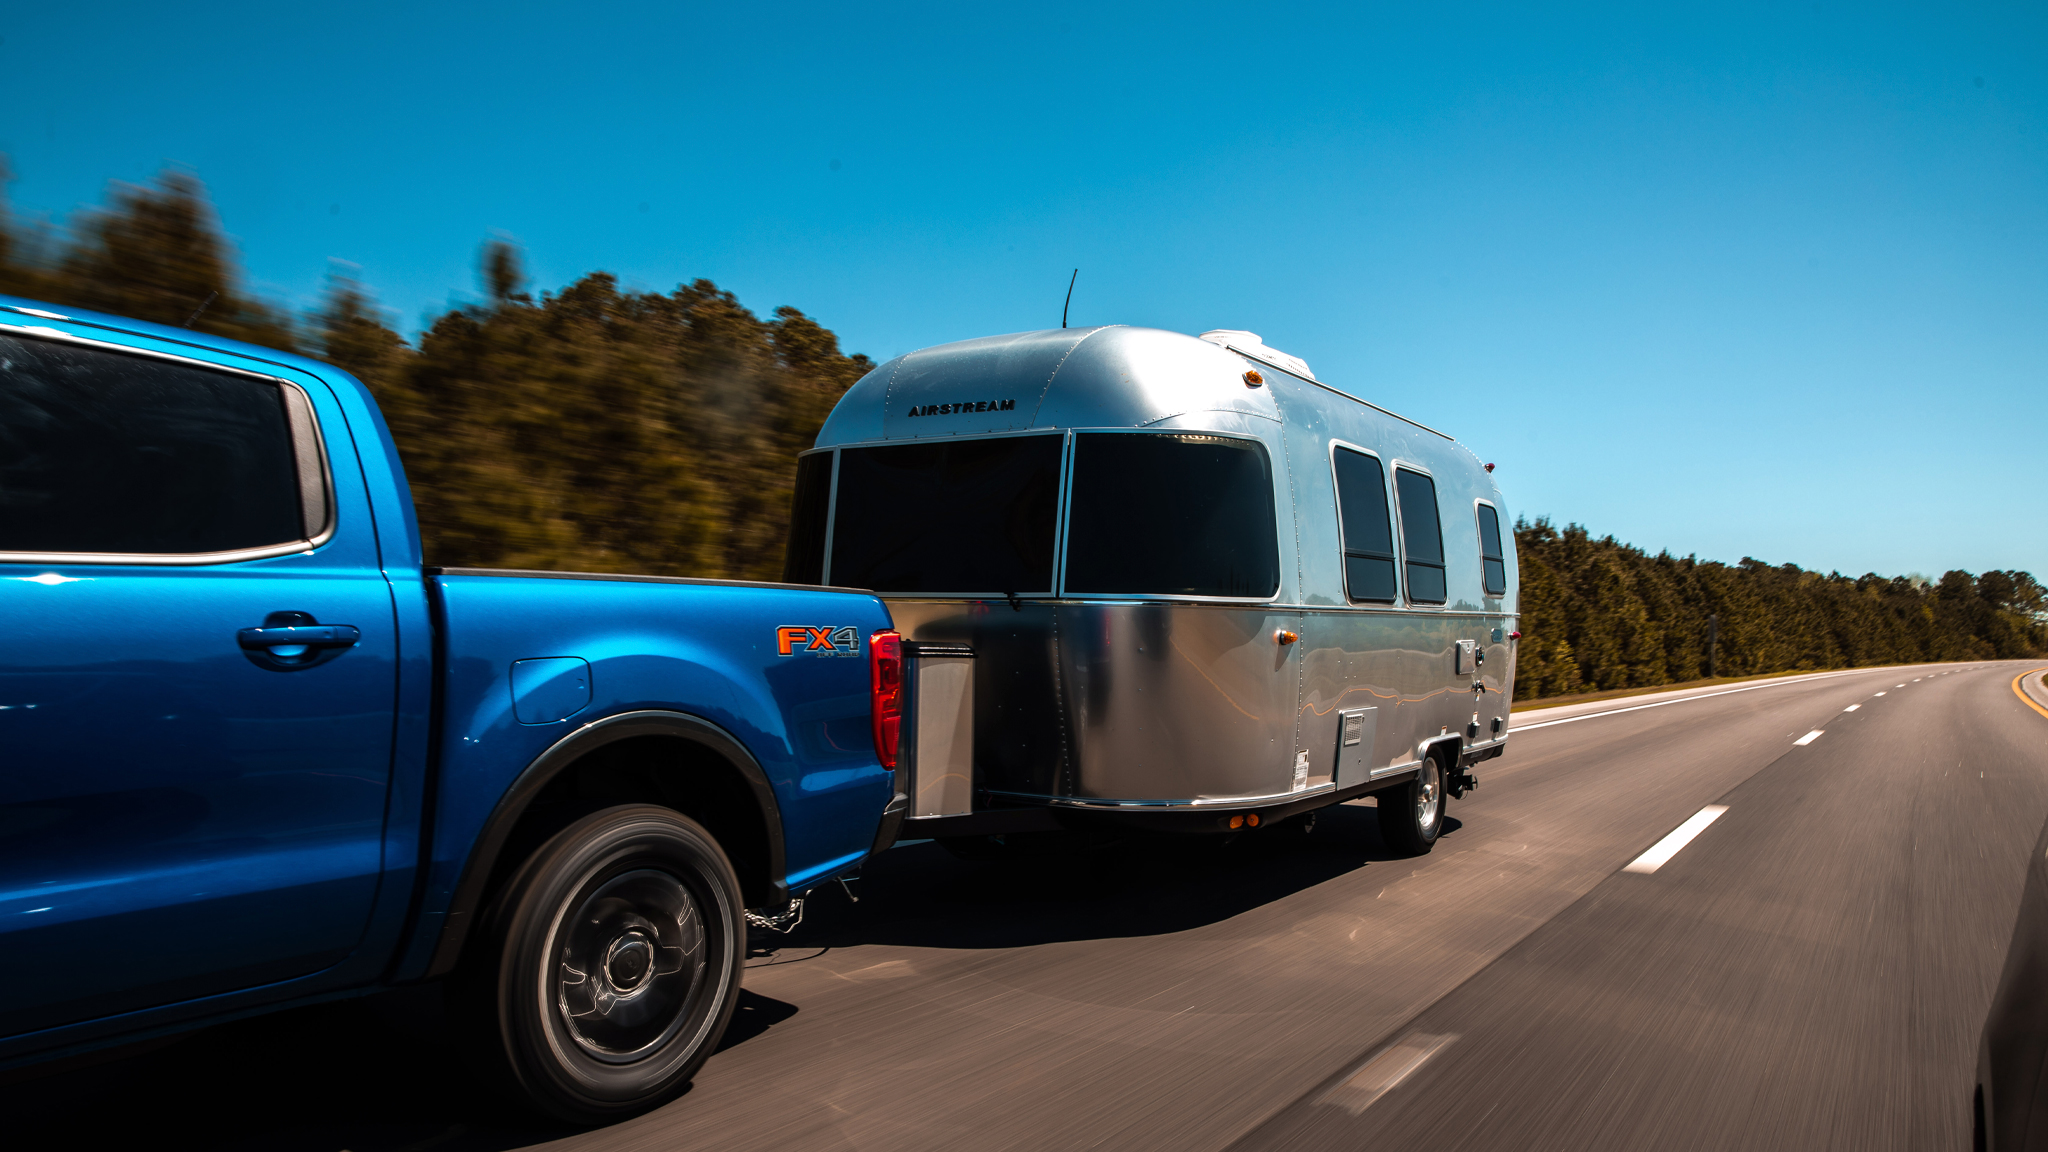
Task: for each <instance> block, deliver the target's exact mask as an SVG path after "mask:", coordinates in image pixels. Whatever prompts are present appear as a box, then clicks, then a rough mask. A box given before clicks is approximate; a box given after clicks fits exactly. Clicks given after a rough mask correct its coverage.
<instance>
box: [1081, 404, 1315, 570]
mask: <svg viewBox="0 0 2048 1152" xmlns="http://www.w3.org/2000/svg"><path fill="white" fill-rule="evenodd" d="M1066 590H1067V591H1068V592H1081V593H1107V594H1111V595H1132V596H1138V595H1153V596H1231V597H1260V598H1264V597H1268V596H1271V595H1273V594H1274V593H1276V592H1278V591H1279V590H1280V543H1279V533H1278V529H1277V528H1276V526H1275V523H1274V516H1273V472H1272V468H1271V466H1270V465H1269V464H1268V463H1267V460H1266V450H1265V449H1264V448H1263V447H1262V446H1260V445H1259V444H1258V443H1257V442H1255V441H1250V440H1237V439H1232V438H1230V437H1225V436H1203V435H1188V434H1173V433H1102V432H1095V433H1082V434H1080V435H1077V436H1075V437H1074V479H1073V485H1072V494H1071V496H1070V497H1069V500H1068V508H1067V579H1066Z"/></svg>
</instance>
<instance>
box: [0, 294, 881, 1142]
mask: <svg viewBox="0 0 2048 1152" xmlns="http://www.w3.org/2000/svg"><path fill="white" fill-rule="evenodd" d="M421 564H422V561H421V552H420V538H419V531H418V526H417V523H416V521H415V519H414V515H413V507H412V500H411V496H410V492H409V489H408V488H407V486H406V481H405V476H404V473H403V472H402V471H401V469H400V466H399V459H398V453H397V450H396V448H395V446H394V445H393V443H392V439H391V435H390V433H389V431H388V430H387V429H386V428H385V425H384V421H383V419H382V417H381V416H380V415H379V413H378V411H377V406H376V404H375V402H374V401H373V400H372V399H371V397H370V395H369V393H368V391H367V390H366V389H364V388H363V386H362V385H361V384H360V383H358V382H357V381H356V380H355V379H353V378H352V377H350V376H349V375H347V374H346V373H344V372H341V371H338V370H336V369H334V368H332V367H330V366H328V365H325V364H321V363H317V362H315V361H311V360H306V359H302V358H299V357H296V356H291V355H287V354H283V353H279V352H274V351H270V350H267V349H262V348H255V347H250V346H246V345H240V344H236V343H233V342H230V341H224V340H215V339H210V338H207V337H204V336H200V335H197V334H194V333H192V332H188V331H184V330H180V329H174V328H165V327H160V326H156V325H150V324H144V323H139V322H134V321H127V320H121V319H118V318H114V317H107V316H93V315H82V314H78V313H74V312H71V311H68V310H61V309H56V308H52V307H46V306H41V305H37V304H34V303H33V302H30V301H24V300H16V299H9V298H0V1067H6V1066H11V1065H15V1064H23V1063H28V1062H32V1061H37V1060H44V1059H48V1058H51V1057H53V1056H61V1055H66V1054H69V1053H75V1052H81V1051H84V1050H88V1049H91V1048H95V1047H103V1046H106V1045H110V1044H114V1043H119V1042H124V1041H128V1040H132V1039H136V1038H140V1037H148V1036H153V1035H161V1034H165V1033H169V1032H172V1031H176V1030H179V1029H184V1028H189V1027H192V1026H194V1025H197V1024H203V1023H208V1022H213V1021H218V1020H221V1019H225V1018H230V1017H234V1016H240V1015H247V1014H250V1013H254V1012H263V1011H271V1010H274V1009H278V1008H283V1007H287V1006H292V1005H298V1004H305V1003H308V1002H312V1001H318V1000H324V999H333V998H337V997H344V996H353V995H360V994H363V993H367V992H373V991H376V990H379V989H383V988H388V987H392V986H395V985H403V984H411V983H417V982H420V981H427V980H434V979H438V978H443V977H445V978H447V979H448V981H449V983H448V999H449V1003H450V1005H451V1008H452V1009H453V1010H454V1011H455V1014H456V1016H457V1018H458V1019H459V1020H461V1021H462V1022H463V1024H464V1026H465V1027H466V1028H468V1029H469V1030H470V1032H471V1035H472V1036H473V1037H474V1040H475V1042H476V1044H477V1045H478V1047H479V1048H480V1049H481V1050H482V1051H483V1052H484V1053H486V1054H487V1057H486V1063H488V1064H489V1065H490V1066H491V1067H492V1068H494V1069H495V1071H496V1072H497V1074H498V1076H499V1079H500V1081H501V1082H502V1083H505V1084H507V1085H510V1086H513V1087H515V1088H516V1089H517V1090H520V1091H523V1092H524V1093H525V1094H526V1095H527V1096H528V1097H529V1098H530V1099H532V1100H533V1101H534V1102H535V1103H537V1104H538V1105H539V1106H540V1107H542V1108H544V1109H545V1110H547V1111H549V1112H551V1113H553V1114H555V1115H557V1116H560V1117H563V1118H565V1119H571V1120H576V1121H581V1122H604V1121H608V1120H612V1119H616V1118H618V1117H621V1116H624V1115H628V1114H631V1113H633V1112H635V1111H639V1110H642V1109H645V1108H648V1107H651V1106H652V1105H654V1104H656V1103H658V1102H660V1101H662V1100H663V1099H666V1098H667V1097H669V1096H671V1095H673V1094H674V1093H675V1092H676V1091H678V1090H680V1089H681V1087H682V1086H683V1085H684V1084H685V1083H687V1081H688V1080H689V1078H690V1076H691V1075H692V1073H694V1072H695V1071H696V1069H697V1068H698V1066H699V1065H700V1064H701V1063H702V1062H703V1060H704V1059H705V1057H706V1056H707V1055H708V1054H709V1053H710V1052H711V1050H712V1049H713V1047H715V1046H716V1044H717V1043H718V1040H719V1037H720V1035H721V1034H722V1033H723V1031H724V1029H725V1027H726V1024H727V1022H728V1021H729V1020H730V1019H731V1016H732V1012H733V1006H734V1002H735V999H736V997H737V995H738V990H739V983H740V970H741V965H742V961H743V960H744V958H745V953H746V946H745V945H746V928H747V922H748V917H749V915H752V916H756V917H760V916H770V917H772V916H774V915H776V914H777V913H779V912H784V911H785V910H786V909H788V908H789V906H790V903H791V900H792V897H793V895H795V894H801V893H802V892H803V891H805V890H807V889H809V888H812V887H815V886H817V885H819V884H822V883H826V882H829V881H831V880H833V879H834V878H839V877H843V876H845V875H846V874H847V873H849V872H851V871H852V870H853V869H855V868H857V867H858V866H859V865H860V864H861V863H862V861H863V860H864V859H866V858H867V857H868V855H869V854H870V853H871V852H873V851H875V850H876V849H877V846H886V845H887V844H888V843H889V842H890V841H891V840H893V839H894V837H895V834H896V825H897V823H898V822H899V821H900V819H901V814H902V810H903V808H904V805H905V800H904V798H903V796H902V795H901V794H900V793H899V792H898V791H897V789H896V786H895V772H894V768H895V755H896V742H897V734H898V729H899V727H900V724H901V717H900V712H899V710H900V707H901V703H902V664H901V660H902V651H901V645H900V640H899V639H898V638H897V636H896V634H895V633H894V632H892V631H891V630H890V618H889V613H888V610H887V609H886V608H884V607H883V605H882V603H881V601H879V600H877V599H876V598H875V597H874V596H872V595H870V594H867V593H865V592H858V591H853V590H844V589H823V588H816V587H799V586H793V585H777V584H744V583H736V582H726V581H716V580H684V579H674V578H666V577H652V576H609V575H589V574H575V573H561V572H524V571H496V570H476V569H454V568H449V569H435V568H422V566H421ZM749 910H752V911H751V912H750V911H749Z"/></svg>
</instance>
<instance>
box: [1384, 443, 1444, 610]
mask: <svg viewBox="0 0 2048 1152" xmlns="http://www.w3.org/2000/svg"><path fill="white" fill-rule="evenodd" d="M1394 494H1395V497H1396V498H1397V499H1399V500H1400V501H1401V556H1402V559H1403V560H1405V561H1406V564H1405V565H1404V566H1405V567H1406V568H1407V577H1408V600H1409V602H1410V603H1414V604H1441V603H1443V602H1444V600H1445V596H1444V591H1445V585H1444V532H1443V522H1442V521H1441V520H1439V519H1438V518H1437V512H1436V481H1434V480H1431V479H1430V478H1429V477H1427V476H1425V475H1423V474H1422V473H1420V472H1410V471H1409V470H1407V469H1406V468H1396V469H1394Z"/></svg>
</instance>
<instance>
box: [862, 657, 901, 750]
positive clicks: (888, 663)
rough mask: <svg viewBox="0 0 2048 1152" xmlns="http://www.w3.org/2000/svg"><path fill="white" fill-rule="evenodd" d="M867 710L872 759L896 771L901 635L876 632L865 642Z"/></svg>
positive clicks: (898, 740)
mask: <svg viewBox="0 0 2048 1152" xmlns="http://www.w3.org/2000/svg"><path fill="white" fill-rule="evenodd" d="M868 709H869V715H870V717H871V718H872V721H873V724H874V730H875V758H876V759H878V760H880V761H881V762H882V767H884V768H894V767H896V749H897V747H898V746H899V745H900V744H901V743H902V738H903V634H902V633H900V632H895V631H886V632H877V633H875V634H874V635H873V636H871V637H869V638H868Z"/></svg>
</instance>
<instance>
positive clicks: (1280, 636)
mask: <svg viewBox="0 0 2048 1152" xmlns="http://www.w3.org/2000/svg"><path fill="white" fill-rule="evenodd" d="M1299 639H1301V633H1299V632H1289V631H1288V630H1287V629H1285V628H1280V629H1276V630H1275V631H1274V633H1273V643H1275V644H1278V645H1280V646H1281V647H1282V648H1285V647H1286V646H1288V645H1289V644H1292V643H1294V642H1295V641H1296V640H1299Z"/></svg>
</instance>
